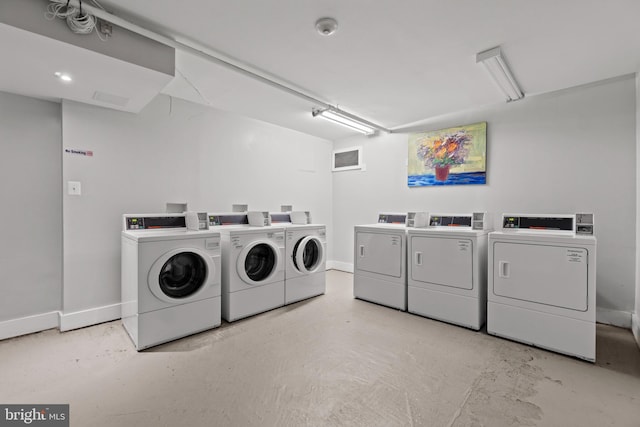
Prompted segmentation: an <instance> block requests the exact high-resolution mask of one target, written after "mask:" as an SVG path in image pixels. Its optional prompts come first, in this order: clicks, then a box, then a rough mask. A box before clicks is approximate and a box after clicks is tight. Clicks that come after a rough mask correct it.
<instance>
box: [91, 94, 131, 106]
mask: <svg viewBox="0 0 640 427" xmlns="http://www.w3.org/2000/svg"><path fill="white" fill-rule="evenodd" d="M93 99H95V100H96V101H100V102H104V103H105V104H111V105H117V106H118V107H124V106H126V105H127V104H128V103H129V98H125V97H124V96H118V95H112V94H110V93H105V92H100V91H95V92H94V94H93Z"/></svg>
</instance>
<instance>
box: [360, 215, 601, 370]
mask: <svg viewBox="0 0 640 427" xmlns="http://www.w3.org/2000/svg"><path fill="white" fill-rule="evenodd" d="M425 216H426V214H424V213H409V214H380V215H379V217H378V221H379V222H378V224H371V225H364V226H356V227H355V229H354V233H355V235H354V244H355V245H354V246H355V251H354V296H355V297H356V298H358V299H362V300H366V301H370V302H374V303H377V304H381V305H385V306H389V307H392V308H396V309H399V310H406V311H409V312H410V313H414V314H418V315H421V316H425V317H429V318H433V319H437V320H442V321H445V322H449V323H453V324H457V325H460V326H464V327H468V328H471V329H474V330H479V329H481V328H482V326H483V325H484V324H485V320H486V324H487V332H488V333H490V334H493V335H498V336H501V337H505V338H509V339H513V340H516V341H520V342H524V343H528V344H531V345H535V346H539V347H542V348H546V349H549V350H553V351H557V352H560V353H564V354H568V355H572V356H575V357H579V358H582V359H586V360H589V361H595V311H596V308H595V264H596V263H595V256H596V240H595V238H594V237H593V215H592V214H577V215H511V214H505V215H503V221H502V231H496V232H490V230H489V219H488V217H487V216H486V214H484V213H472V214H462V215H460V214H456V215H448V214H444V215H440V214H438V215H434V214H432V215H429V216H428V221H426V222H425V221H423V220H422V218H424V217H425ZM415 218H418V221H416V220H415Z"/></svg>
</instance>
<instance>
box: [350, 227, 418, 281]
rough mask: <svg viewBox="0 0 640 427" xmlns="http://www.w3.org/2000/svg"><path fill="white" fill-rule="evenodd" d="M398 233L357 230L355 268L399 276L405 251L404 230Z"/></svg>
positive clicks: (401, 271)
mask: <svg viewBox="0 0 640 427" xmlns="http://www.w3.org/2000/svg"><path fill="white" fill-rule="evenodd" d="M401 233H402V234H400V233H395V234H390V233H371V232H367V231H357V230H356V237H355V257H354V259H355V268H356V270H359V271H367V272H370V273H375V274H381V275H384V276H391V277H401V276H402V274H403V263H404V256H405V254H406V252H405V240H404V230H402V231H401Z"/></svg>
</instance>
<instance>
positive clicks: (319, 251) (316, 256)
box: [292, 236, 324, 274]
mask: <svg viewBox="0 0 640 427" xmlns="http://www.w3.org/2000/svg"><path fill="white" fill-rule="evenodd" d="M292 257H293V265H294V266H295V267H296V269H297V270H298V271H299V272H301V273H305V274H310V273H315V272H316V271H318V270H319V269H320V267H321V266H322V263H323V262H324V246H323V245H322V242H321V241H320V239H318V238H317V237H316V236H307V237H305V238H303V239H300V240H298V242H296V245H295V246H294V247H293V254H292Z"/></svg>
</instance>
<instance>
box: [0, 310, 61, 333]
mask: <svg viewBox="0 0 640 427" xmlns="http://www.w3.org/2000/svg"><path fill="white" fill-rule="evenodd" d="M57 327H58V312H57V311H51V312H49V313H43V314H36V315H35V316H27V317H21V318H19V319H11V320H5V321H4V322H0V340H4V339H7V338H13V337H18V336H20V335H26V334H32V333H34V332H40V331H44V330H47V329H52V328H57Z"/></svg>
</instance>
